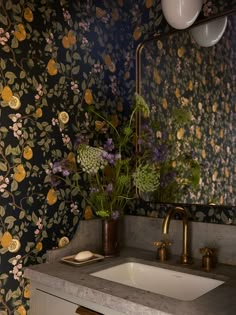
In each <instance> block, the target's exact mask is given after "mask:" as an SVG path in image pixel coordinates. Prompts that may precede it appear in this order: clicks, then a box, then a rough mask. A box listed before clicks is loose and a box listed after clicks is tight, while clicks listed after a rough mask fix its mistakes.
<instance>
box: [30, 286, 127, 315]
mask: <svg viewBox="0 0 236 315" xmlns="http://www.w3.org/2000/svg"><path fill="white" fill-rule="evenodd" d="M31 292H32V294H31V299H30V313H29V314H30V315H42V314H43V315H123V313H120V312H116V311H113V310H111V309H109V308H107V307H104V306H101V305H97V304H95V303H93V302H90V301H88V300H83V299H80V298H78V297H75V296H72V295H69V294H66V293H63V291H61V290H56V289H53V288H50V287H47V286H44V285H41V284H40V283H37V282H34V281H32V282H31Z"/></svg>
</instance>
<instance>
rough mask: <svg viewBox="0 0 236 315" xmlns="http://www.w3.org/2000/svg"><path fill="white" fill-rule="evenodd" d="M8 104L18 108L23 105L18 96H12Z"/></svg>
mask: <svg viewBox="0 0 236 315" xmlns="http://www.w3.org/2000/svg"><path fill="white" fill-rule="evenodd" d="M8 105H9V107H10V108H12V109H15V110H17V109H19V108H20V107H21V102H20V100H19V98H18V97H17V96H12V98H11V99H10V101H9V102H8Z"/></svg>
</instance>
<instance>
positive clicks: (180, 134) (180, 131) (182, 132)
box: [177, 128, 184, 140]
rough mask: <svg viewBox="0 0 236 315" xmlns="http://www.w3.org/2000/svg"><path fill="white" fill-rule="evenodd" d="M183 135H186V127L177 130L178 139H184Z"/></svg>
mask: <svg viewBox="0 0 236 315" xmlns="http://www.w3.org/2000/svg"><path fill="white" fill-rule="evenodd" d="M183 136H184V128H180V129H179V130H178V132H177V139H178V140H181V139H183Z"/></svg>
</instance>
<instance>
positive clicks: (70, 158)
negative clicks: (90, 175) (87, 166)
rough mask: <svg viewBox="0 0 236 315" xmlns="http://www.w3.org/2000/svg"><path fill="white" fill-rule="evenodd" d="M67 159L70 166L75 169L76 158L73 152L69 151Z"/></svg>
mask: <svg viewBox="0 0 236 315" xmlns="http://www.w3.org/2000/svg"><path fill="white" fill-rule="evenodd" d="M66 159H67V161H69V163H70V167H71V168H72V169H73V170H74V171H76V170H77V164H76V158H75V155H74V153H73V152H70V153H69V154H68V155H67V157H66Z"/></svg>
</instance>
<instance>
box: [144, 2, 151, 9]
mask: <svg viewBox="0 0 236 315" xmlns="http://www.w3.org/2000/svg"><path fill="white" fill-rule="evenodd" d="M145 5H146V8H147V9H150V8H151V6H152V0H146V1H145Z"/></svg>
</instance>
